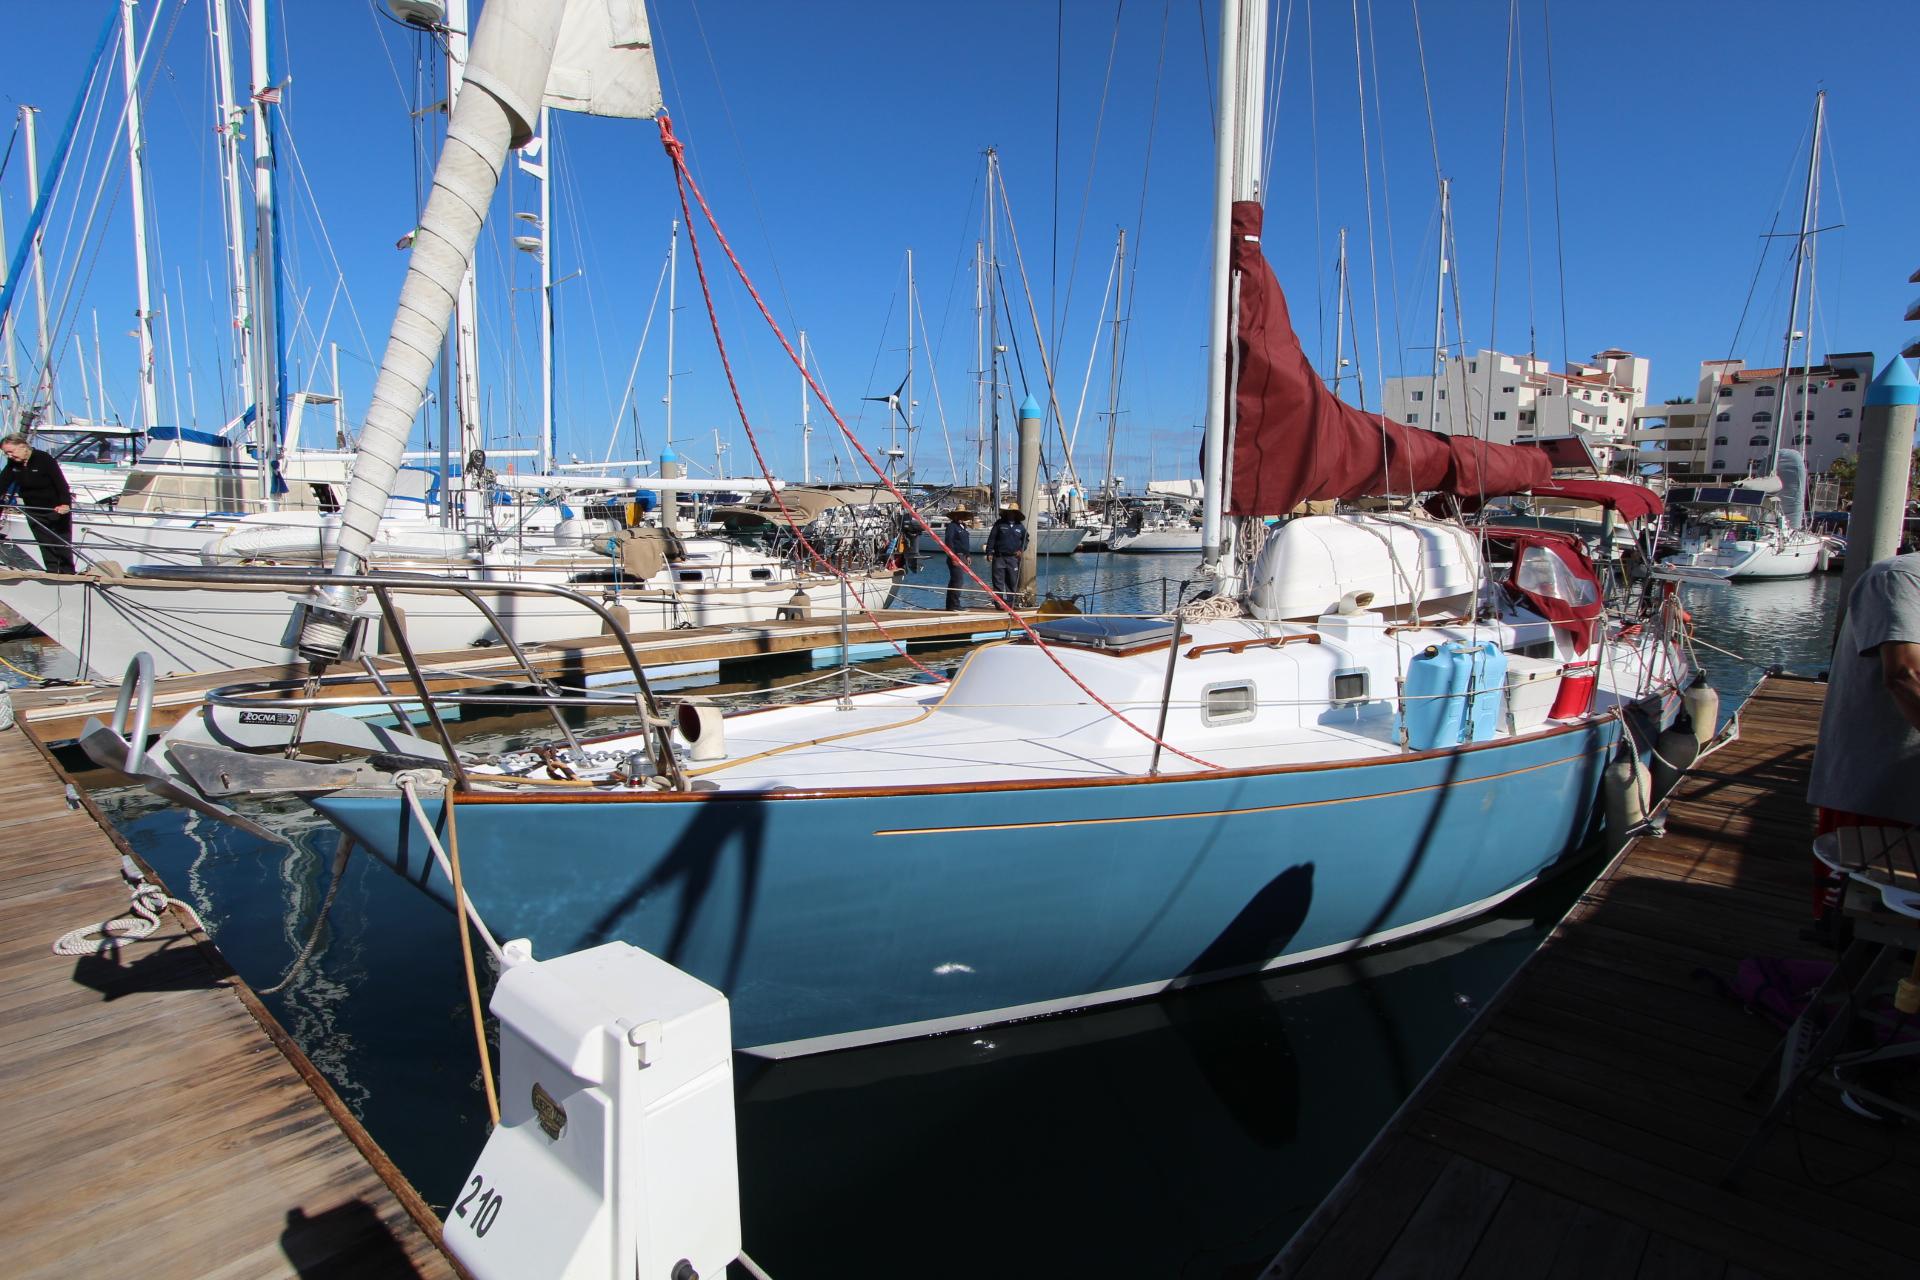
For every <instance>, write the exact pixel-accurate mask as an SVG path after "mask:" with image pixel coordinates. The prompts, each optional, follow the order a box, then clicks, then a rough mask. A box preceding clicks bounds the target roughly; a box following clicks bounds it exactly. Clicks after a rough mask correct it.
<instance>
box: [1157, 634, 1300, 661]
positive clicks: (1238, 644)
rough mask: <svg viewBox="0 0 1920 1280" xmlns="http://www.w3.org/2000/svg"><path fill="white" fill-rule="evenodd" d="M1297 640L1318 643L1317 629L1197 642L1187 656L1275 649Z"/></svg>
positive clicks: (1194, 656) (1195, 656)
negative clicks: (1243, 638)
mask: <svg viewBox="0 0 1920 1280" xmlns="http://www.w3.org/2000/svg"><path fill="white" fill-rule="evenodd" d="M1296 641H1299V642H1303V643H1306V644H1319V643H1320V633H1319V632H1317V631H1304V632H1298V633H1296V634H1294V635H1290V636H1266V637H1263V638H1261V639H1257V640H1222V641H1220V642H1219V643H1218V644H1197V645H1195V646H1193V648H1191V649H1189V650H1187V657H1189V658H1197V657H1199V656H1200V655H1201V654H1203V653H1218V652H1222V651H1224V652H1226V653H1245V652H1246V651H1247V650H1249V649H1277V648H1279V647H1280V646H1281V645H1286V644H1293V643H1294V642H1296Z"/></svg>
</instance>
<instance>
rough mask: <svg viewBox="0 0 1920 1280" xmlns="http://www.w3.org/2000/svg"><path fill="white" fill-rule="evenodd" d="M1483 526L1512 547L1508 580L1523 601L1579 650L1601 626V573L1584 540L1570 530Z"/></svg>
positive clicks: (1493, 539)
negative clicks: (1568, 637) (1564, 531)
mask: <svg viewBox="0 0 1920 1280" xmlns="http://www.w3.org/2000/svg"><path fill="white" fill-rule="evenodd" d="M1484 532H1485V535H1486V539H1487V541H1488V542H1491V543H1504V544H1506V545H1508V546H1511V547H1512V548H1513V572H1512V573H1511V574H1510V575H1509V576H1508V578H1507V583H1508V585H1509V586H1511V587H1512V588H1513V590H1514V591H1515V592H1516V593H1518V594H1519V596H1520V598H1521V599H1522V600H1524V601H1525V602H1526V604H1527V607H1528V608H1530V609H1532V610H1533V611H1534V612H1535V613H1537V614H1539V615H1540V616H1541V617H1543V618H1545V619H1546V620H1547V621H1548V622H1551V623H1553V625H1555V626H1556V627H1559V628H1561V629H1562V630H1564V631H1566V632H1567V634H1568V635H1570V636H1572V637H1573V642H1574V647H1575V648H1577V649H1578V650H1580V651H1581V652H1583V653H1584V652H1585V651H1586V650H1587V649H1588V648H1590V647H1591V646H1592V645H1593V637H1594V634H1595V632H1596V631H1597V630H1598V629H1599V626H1600V612H1601V603H1600V579H1599V576H1598V575H1597V574H1595V573H1594V571H1593V561H1592V560H1591V559H1589V558H1588V556H1587V548H1586V545H1585V544H1584V543H1582V542H1581V540H1580V539H1579V538H1578V537H1576V536H1575V535H1573V534H1571V533H1560V532H1558V531H1557V530H1552V529H1516V528H1511V527H1508V526H1504V525H1494V526H1489V527H1488V528H1487V529H1486V530H1484Z"/></svg>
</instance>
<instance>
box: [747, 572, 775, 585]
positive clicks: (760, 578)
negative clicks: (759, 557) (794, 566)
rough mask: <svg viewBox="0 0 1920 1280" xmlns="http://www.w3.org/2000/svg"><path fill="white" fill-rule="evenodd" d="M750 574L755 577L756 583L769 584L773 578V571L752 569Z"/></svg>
mask: <svg viewBox="0 0 1920 1280" xmlns="http://www.w3.org/2000/svg"><path fill="white" fill-rule="evenodd" d="M749 572H750V573H751V574H752V575H753V580H754V581H755V582H767V581H770V580H771V579H772V578H773V570H771V569H752V570H749Z"/></svg>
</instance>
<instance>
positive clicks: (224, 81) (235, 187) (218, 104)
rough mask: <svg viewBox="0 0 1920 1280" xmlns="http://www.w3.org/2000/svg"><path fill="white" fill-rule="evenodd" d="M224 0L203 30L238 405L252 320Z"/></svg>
mask: <svg viewBox="0 0 1920 1280" xmlns="http://www.w3.org/2000/svg"><path fill="white" fill-rule="evenodd" d="M227 16H228V15H227V0H207V28H208V32H209V34H210V35H211V37H212V40H213V64H214V94H215V101H214V130H213V134H214V140H215V144H216V145H217V146H218V147H219V150H220V195H221V204H220V212H221V217H222V219H223V220H224V222H225V224H226V237H227V269H228V270H229V271H230V272H232V275H233V283H232V285H231V286H230V289H231V291H232V297H231V298H230V299H229V304H230V306H231V309H232V323H233V363H234V368H235V371H236V372H237V374H238V380H239V385H240V403H241V404H242V405H249V404H252V403H253V354H252V352H251V350H250V349H249V343H250V341H251V337H252V332H253V316H252V314H251V313H250V312H249V311H248V310H247V234H246V232H245V231H244V230H242V227H243V226H244V225H245V224H243V223H242V222H241V221H240V140H239V137H238V133H237V130H238V128H239V126H240V121H241V119H242V116H241V113H240V110H239V109H238V108H237V107H236V106H235V105H234V102H233V50H232V48H231V46H230V43H229V41H228V38H227Z"/></svg>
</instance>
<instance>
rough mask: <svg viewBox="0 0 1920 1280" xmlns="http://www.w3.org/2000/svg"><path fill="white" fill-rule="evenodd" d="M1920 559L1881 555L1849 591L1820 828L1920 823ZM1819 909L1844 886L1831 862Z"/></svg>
mask: <svg viewBox="0 0 1920 1280" xmlns="http://www.w3.org/2000/svg"><path fill="white" fill-rule="evenodd" d="M1916 780H1920V555H1915V554H1908V555H1899V556H1893V557H1891V558H1890V559H1886V560H1881V561H1879V562H1878V563H1876V564H1875V565H1873V566H1872V567H1871V568H1869V569H1868V570H1867V571H1866V572H1865V573H1863V574H1862V575H1861V576H1860V581H1858V582H1856V583H1854V585H1853V592H1852V594H1851V595H1849V596H1848V597H1847V615H1846V620H1845V621H1844V622H1842V623H1841V624H1840V643H1839V644H1838V645H1837V646H1836V647H1835V648H1834V651H1833V668H1832V671H1831V673H1830V674H1829V676H1828V684H1827V700H1826V706H1825V707H1824V708H1823V710H1822V712H1821V715H1820V737H1819V740H1818V743H1817V744H1816V746H1815V747H1814V752H1813V773H1812V776H1811V778H1810V779H1809V780H1808V783H1807V799H1808V800H1809V801H1811V802H1812V803H1813V804H1814V805H1815V806H1817V808H1818V810H1819V812H1818V815H1817V817H1816V823H1815V829H1816V834H1822V835H1824V834H1825V833H1826V832H1829V831H1833V830H1836V829H1837V828H1840V827H1853V826H1880V827H1910V826H1915V825H1920V786H1916V785H1915V782H1916ZM1821 872H1822V875H1821V881H1822V883H1821V884H1820V885H1819V888H1818V889H1817V891H1816V894H1815V901H1814V915H1815V916H1816V917H1820V916H1823V915H1825V913H1826V911H1827V910H1828V909H1829V908H1830V907H1831V906H1832V903H1833V901H1834V900H1836V895H1834V894H1833V893H1832V892H1831V890H1832V889H1833V888H1834V887H1835V886H1834V884H1833V883H1832V882H1831V880H1830V879H1829V877H1828V875H1827V874H1826V871H1825V866H1824V864H1821Z"/></svg>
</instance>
